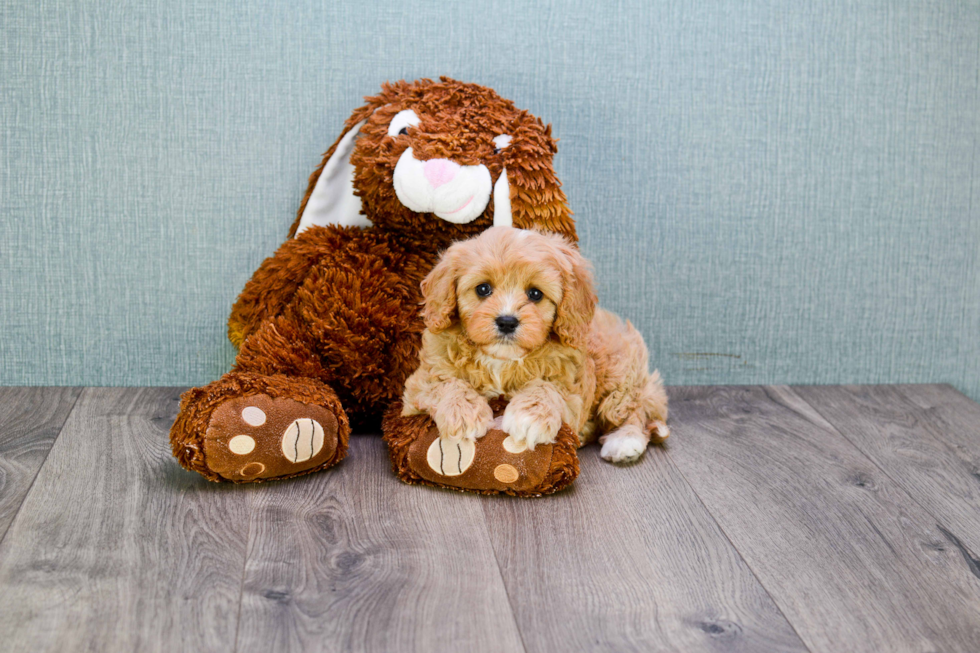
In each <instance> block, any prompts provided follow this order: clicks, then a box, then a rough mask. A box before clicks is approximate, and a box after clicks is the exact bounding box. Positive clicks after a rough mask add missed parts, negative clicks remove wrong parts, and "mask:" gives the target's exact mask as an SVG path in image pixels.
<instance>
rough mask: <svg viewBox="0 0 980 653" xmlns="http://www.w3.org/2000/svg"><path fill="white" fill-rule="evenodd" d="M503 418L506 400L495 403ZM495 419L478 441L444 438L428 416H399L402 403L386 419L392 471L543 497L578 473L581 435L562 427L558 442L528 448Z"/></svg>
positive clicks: (429, 481)
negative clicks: (518, 442) (579, 437)
mask: <svg viewBox="0 0 980 653" xmlns="http://www.w3.org/2000/svg"><path fill="white" fill-rule="evenodd" d="M491 406H492V407H493V409H494V414H495V415H497V416H499V415H500V414H501V413H502V412H503V409H504V407H505V406H506V404H505V403H504V402H499V401H498V402H493V403H492V404H491ZM499 423H500V420H499V419H497V420H495V422H494V427H493V428H491V429H490V430H489V431H488V432H487V434H486V435H484V436H483V437H482V438H479V439H478V440H475V441H474V440H466V439H458V440H456V439H443V438H440V437H439V431H438V429H437V428H436V425H435V423H433V421H432V420H431V418H429V416H428V415H414V416H411V417H402V416H401V404H396V405H395V406H393V407H392V408H391V409H390V410H389V411H388V414H387V415H386V417H385V421H384V427H383V428H384V439H385V442H387V443H388V451H389V454H390V455H391V464H392V469H393V470H394V472H395V474H397V475H398V477H399V478H401V479H402V480H403V481H405V482H407V483H421V484H424V485H434V486H438V487H447V488H452V489H456V490H465V491H469V492H479V493H482V494H513V495H517V496H541V495H543V494H551V493H553V492H557V491H558V490H560V489H562V488H564V487H566V486H568V485H569V484H570V483H571V482H572V481H574V480H575V477H576V476H578V455H577V453H576V448H577V447H578V436H577V435H575V434H574V433H573V432H572V431H571V429H569V428H568V426H567V425H564V424H563V425H562V428H561V431H559V433H558V439H557V441H556V442H555V443H554V444H546V445H538V446H536V447H535V448H534V451H530V450H528V449H526V448H524V447H522V446H519V445H517V444H516V443H515V442H514V441H513V439H512V438H511V437H510V436H508V434H507V433H505V432H503V431H501V430H500V429H499Z"/></svg>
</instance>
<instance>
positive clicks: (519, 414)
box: [501, 404, 561, 451]
mask: <svg viewBox="0 0 980 653" xmlns="http://www.w3.org/2000/svg"><path fill="white" fill-rule="evenodd" d="M512 406H513V404H512V405H511V406H507V409H506V410H504V421H503V422H502V423H501V427H502V429H501V430H503V431H504V432H505V433H507V434H508V436H509V437H508V439H509V440H510V441H511V443H512V445H511V446H513V447H514V448H515V449H520V450H521V451H523V449H522V448H521V446H522V445H524V446H525V447H526V448H528V449H530V450H531V451H534V447H536V446H537V445H539V444H553V443H554V441H555V439H556V438H557V437H558V430H559V429H560V428H561V422H560V421H559V422H558V425H557V427H553V426H552V425H550V424H548V422H547V421H546V420H543V419H541V418H540V417H539V416H537V415H535V414H534V413H532V412H530V411H527V410H521V409H520V408H516V409H513V410H512V409H511V408H512Z"/></svg>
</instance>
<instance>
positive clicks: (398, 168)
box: [290, 77, 576, 244]
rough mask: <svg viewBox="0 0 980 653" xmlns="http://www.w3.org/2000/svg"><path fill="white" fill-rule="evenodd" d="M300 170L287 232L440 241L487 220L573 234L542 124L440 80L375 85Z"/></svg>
mask: <svg viewBox="0 0 980 653" xmlns="http://www.w3.org/2000/svg"><path fill="white" fill-rule="evenodd" d="M365 99H366V100H367V104H366V105H364V106H362V107H360V108H359V109H357V110H355V111H354V114H353V115H352V116H351V117H350V118H349V119H348V120H347V125H346V127H345V129H344V132H343V133H342V134H341V135H340V137H339V138H338V139H337V141H336V142H335V143H334V144H333V145H332V146H331V147H330V149H329V150H327V153H326V154H325V155H324V157H323V163H322V164H321V166H320V168H319V169H317V170H316V171H315V172H314V173H313V175H312V176H311V177H310V183H309V187H308V189H307V192H306V197H305V199H304V200H303V204H302V206H301V207H300V210H299V215H298V216H297V218H296V222H295V223H294V224H293V227H292V230H291V232H290V235H294V234H297V233H299V232H302V231H303V230H304V229H307V228H308V227H311V226H313V225H321V226H323V225H328V224H341V225H359V226H370V225H372V224H373V225H376V226H378V227H381V228H384V229H388V230H391V231H397V232H404V233H407V234H410V235H412V236H414V237H418V236H422V237H423V238H425V239H427V240H430V241H432V242H437V243H445V244H448V243H449V242H452V241H454V240H461V239H464V238H467V237H469V236H472V235H474V234H477V233H480V232H481V231H483V230H484V229H486V228H488V227H490V226H492V225H513V226H516V227H522V228H531V227H534V228H539V229H544V230H547V231H553V232H556V233H561V234H563V235H565V236H567V237H569V238H571V239H573V240H574V239H575V237H576V236H575V224H574V222H573V221H572V218H571V211H569V209H568V205H567V202H566V199H565V194H564V193H563V192H562V190H561V183H560V182H559V181H558V178H557V177H556V176H555V172H554V167H553V166H552V159H553V157H554V154H555V152H557V150H558V147H557V143H556V141H555V139H554V138H553V137H552V135H551V125H547V126H546V125H545V124H544V123H543V122H542V121H541V120H540V119H539V118H536V117H535V116H532V115H531V114H530V113H528V112H527V111H523V110H520V109H518V108H517V107H515V106H514V103H513V102H511V101H510V100H506V99H504V98H502V97H500V96H499V95H497V94H496V93H495V92H494V91H493V90H491V89H489V88H486V87H483V86H479V85H476V84H466V83H463V82H458V81H456V80H453V79H449V78H447V77H443V78H440V79H439V80H438V81H433V80H431V79H421V80H418V81H415V82H404V81H401V82H396V83H393V84H387V83H386V84H384V85H382V88H381V93H379V94H378V95H376V96H373V97H368V98H365Z"/></svg>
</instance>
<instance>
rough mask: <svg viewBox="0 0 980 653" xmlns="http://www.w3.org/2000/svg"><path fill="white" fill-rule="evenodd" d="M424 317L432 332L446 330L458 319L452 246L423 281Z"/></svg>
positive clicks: (426, 325)
mask: <svg viewBox="0 0 980 653" xmlns="http://www.w3.org/2000/svg"><path fill="white" fill-rule="evenodd" d="M422 299H423V300H425V307H424V308H423V309H422V319H423V320H424V321H425V327H426V328H427V329H428V330H429V331H431V332H432V333H439V332H440V331H445V330H446V329H448V328H449V327H450V325H452V323H453V321H454V320H455V319H456V265H455V251H454V249H453V248H452V247H450V248H449V249H448V250H447V251H446V252H445V253H443V255H442V258H440V259H439V262H438V263H437V264H436V266H435V267H434V268H432V271H431V272H429V274H428V276H426V277H425V279H424V280H423V281H422Z"/></svg>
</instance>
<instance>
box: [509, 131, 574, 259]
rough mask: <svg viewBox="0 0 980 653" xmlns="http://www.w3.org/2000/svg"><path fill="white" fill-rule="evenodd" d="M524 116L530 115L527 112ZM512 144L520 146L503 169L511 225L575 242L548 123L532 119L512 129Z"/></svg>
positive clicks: (556, 144)
mask: <svg viewBox="0 0 980 653" xmlns="http://www.w3.org/2000/svg"><path fill="white" fill-rule="evenodd" d="M525 116H526V118H529V119H530V118H531V116H530V114H526V113H525ZM511 147H515V148H518V147H519V148H520V151H519V152H515V156H514V159H515V161H513V162H512V163H511V164H510V165H509V166H508V169H507V171H506V174H507V181H508V183H509V185H510V206H511V213H512V215H513V224H514V226H515V227H519V228H521V229H537V230H538V231H549V232H551V233H556V234H560V235H562V236H564V237H565V238H567V239H569V240H571V241H572V242H577V241H578V235H577V234H576V233H575V221H574V220H572V212H571V210H570V209H569V208H568V199H567V198H566V197H565V193H564V192H563V191H562V189H561V182H560V181H558V177H557V176H556V175H555V168H554V164H553V158H554V155H555V153H556V152H558V143H557V141H555V139H554V138H552V136H551V125H548V126H545V125H544V124H543V123H542V122H541V120H540V119H538V118H533V120H532V121H531V122H529V123H527V124H523V125H521V127H519V128H518V129H517V130H515V132H514V145H512V146H511ZM515 164H516V165H515Z"/></svg>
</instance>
